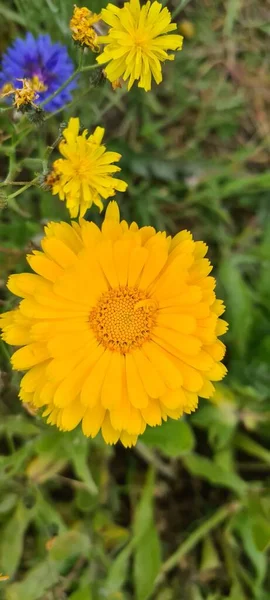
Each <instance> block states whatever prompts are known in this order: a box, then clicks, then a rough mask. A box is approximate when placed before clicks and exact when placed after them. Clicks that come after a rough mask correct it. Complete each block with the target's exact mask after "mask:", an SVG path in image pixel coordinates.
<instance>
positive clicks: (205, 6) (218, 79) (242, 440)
mask: <svg viewBox="0 0 270 600" xmlns="http://www.w3.org/2000/svg"><path fill="white" fill-rule="evenodd" d="M104 4H105V3H104ZM104 4H103V5H104ZM72 5H73V1H72V0H42V1H41V0H27V1H25V0H13V1H12V0H8V1H5V0H4V1H3V0H2V1H0V34H1V38H0V39H1V41H0V46H1V47H0V50H1V52H3V51H4V49H5V48H6V47H7V45H8V44H9V43H10V42H11V40H12V39H13V38H14V37H16V36H17V35H23V34H24V32H25V31H27V30H30V31H32V32H33V33H34V34H38V33H40V32H43V31H48V32H49V33H50V34H51V36H52V38H53V39H54V40H55V41H57V40H61V41H62V42H63V43H65V44H66V45H67V46H68V47H69V51H70V54H71V56H73V59H74V62H76V60H77V49H76V47H75V46H74V45H73V43H72V40H71V37H70V32H69V28H68V23H69V19H70V16H71V14H72ZM86 6H88V7H89V8H90V9H91V10H95V11H98V10H100V8H101V3H100V0H93V3H91V4H90V2H86ZM168 7H169V8H170V10H171V11H172V12H173V13H174V14H175V20H176V21H177V22H178V23H179V27H180V31H181V32H182V33H183V34H184V35H185V41H184V47H183V51H182V52H179V53H178V54H177V56H176V59H175V61H174V62H173V63H168V64H166V66H165V68H164V81H163V83H162V84H161V85H160V86H159V87H156V86H155V87H154V89H153V90H152V91H151V92H150V93H145V92H144V91H143V90H138V89H137V88H134V89H132V91H131V92H129V93H127V92H126V91H125V89H124V88H122V89H120V90H116V91H115V92H113V91H112V90H111V88H110V85H109V83H108V82H107V83H105V82H102V81H99V80H98V79H97V78H96V76H95V77H94V76H92V78H90V77H89V74H84V75H83V76H81V77H80V79H79V90H78V91H77V93H76V94H75V96H74V101H73V102H72V104H71V105H70V106H68V107H67V109H66V110H64V111H61V112H60V113H59V114H58V115H56V116H54V117H51V118H50V119H48V120H47V121H46V122H45V124H44V125H43V126H42V127H40V128H36V129H32V131H29V135H28V136H27V137H24V138H22V139H21V140H20V141H19V143H18V145H17V147H16V161H17V163H16V164H17V166H18V171H17V174H15V177H17V178H18V179H20V180H21V179H23V180H31V179H32V178H33V177H34V176H35V174H36V173H37V171H39V170H40V169H41V164H42V163H41V161H42V159H43V157H44V153H45V150H46V147H47V146H48V145H50V144H52V143H53V142H54V141H55V139H56V138H57V136H58V134H59V126H60V124H61V123H63V122H66V121H67V120H68V118H69V117H70V116H79V117H80V119H81V122H82V124H83V126H85V127H87V128H88V129H91V128H92V127H94V126H96V125H103V126H105V128H106V144H107V146H108V147H109V148H111V149H114V150H118V151H120V152H121V153H122V155H123V158H122V161H121V167H122V175H123V179H124V180H126V181H128V183H129V187H128V191H127V193H126V194H125V195H121V194H119V197H118V200H119V203H120V207H121V212H122V215H123V216H124V217H125V218H127V219H128V220H130V219H131V220H136V221H137V222H138V223H139V224H140V225H141V226H142V225H146V224H151V225H153V226H155V227H156V228H158V229H161V230H164V229H166V230H167V231H168V232H170V233H173V234H174V233H175V232H176V231H178V230H179V229H185V228H189V229H190V230H191V231H192V232H193V234H194V236H195V239H202V240H204V241H206V242H207V243H208V244H209V247H210V258H211V260H212V262H213V263H214V266H215V271H214V274H215V276H216V278H217V280H218V295H219V297H222V298H224V299H225V302H226V305H227V311H226V317H225V318H227V320H228V321H229V323H230V330H229V333H228V334H227V335H226V338H225V342H226V344H227V346H228V351H227V355H226V365H227V367H228V371H229V374H228V376H227V377H226V379H225V381H224V383H222V385H221V384H220V385H219V386H218V391H217V394H216V398H215V402H212V403H210V402H207V401H201V402H200V408H199V410H198V411H197V412H196V413H194V414H193V415H192V416H190V417H188V418H187V419H185V420H180V421H179V422H175V421H171V422H168V423H167V424H164V425H163V426H162V427H158V428H155V429H148V430H147V431H146V433H145V434H144V435H143V436H142V437H141V439H140V442H139V443H138V445H137V446H136V447H135V448H134V449H132V450H126V449H124V448H123V447H121V446H120V445H117V446H116V447H113V448H111V447H108V446H106V445H105V443H104V442H103V441H102V439H101V438H98V439H95V440H94V441H89V440H87V439H86V438H83V436H82V435H81V433H80V431H75V432H71V433H68V434H63V433H59V432H58V431H56V430H55V429H54V428H50V427H49V426H47V425H46V424H45V423H44V422H42V421H41V420H40V419H37V418H35V417H34V416H33V415H31V414H29V413H28V412H27V411H26V410H25V408H24V407H23V406H22V405H21V403H20V401H19V400H18V384H19V375H18V374H16V373H12V372H11V371H10V366H9V351H10V349H9V348H8V347H7V346H5V345H4V344H3V343H1V347H0V366H1V372H0V454H1V455H0V573H2V574H3V575H4V576H5V575H8V576H9V580H6V581H4V580H2V581H1V578H0V598H1V599H2V598H3V599H4V600H39V599H42V600H64V599H65V598H70V599H71V600H103V599H104V600H105V599H107V600H133V599H134V600H147V599H156V600H225V599H228V600H249V599H251V600H253V599H254V600H269V598H270V577H269V555H268V553H267V548H268V546H269V544H270V520H269V517H270V477H269V475H270V433H269V431H270V428H269V425H270V394H269V384H270V374H269V358H270V321H269V306H270V304H269V301H270V278H269V266H270V265H269V261H270V221H269V213H270V206H269V189H270V171H269V139H270V136H269V132H270V124H269V118H268V117H269V105H270V88H269V53H267V47H268V49H269V33H270V25H269V23H270V5H269V2H268V1H267V0H256V2H254V0H223V1H222V0H197V1H196V0H179V1H178V2H177V0H171V1H170V2H169V3H168ZM186 21H187V22H188V24H187V23H186ZM92 60H93V57H92V56H91V55H90V54H89V56H88V57H87V59H86V62H91V61H92ZM7 114H8V115H9V116H8V117H7ZM12 131H13V129H12V123H11V116H10V113H5V112H3V113H0V143H1V145H0V166H1V179H2V180H3V179H4V178H5V177H6V174H7V171H8V163H9V155H10V150H9V147H10V141H9V139H8V136H9V135H10V134H11V133H12ZM56 155H57V154H56V153H55V154H54V155H53V156H54V158H55V157H56ZM8 191H9V192H11V191H13V189H9V190H8ZM16 200H17V203H14V204H13V203H11V204H10V205H9V207H6V208H3V207H2V210H1V213H0V302H1V311H2V310H7V309H9V308H10V307H12V306H14V300H13V298H11V295H9V294H8V293H7V290H6V288H5V282H6V279H7V276H8V274H10V273H13V272H21V271H24V270H25V268H26V262H25V254H26V253H27V251H29V250H30V249H32V248H34V247H36V246H37V245H38V243H39V240H40V237H41V235H42V231H43V226H44V223H45V222H46V221H47V220H48V219H49V220H50V219H60V218H61V219H68V213H67V211H66V209H65V206H64V203H60V202H59V201H58V199H57V198H56V197H52V196H51V195H50V193H49V192H45V191H43V190H42V189H39V188H37V187H33V188H31V189H29V190H28V191H27V192H25V193H24V194H22V195H21V196H18V198H17V199H16ZM1 205H3V206H4V200H3V199H2V200H1ZM88 215H89V218H93V219H94V220H95V221H96V222H97V223H100V222H101V217H100V215H99V214H98V211H97V210H96V209H95V207H94V208H93V209H91V213H90V212H89V213H88Z"/></svg>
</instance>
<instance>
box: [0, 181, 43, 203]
mask: <svg viewBox="0 0 270 600" xmlns="http://www.w3.org/2000/svg"><path fill="white" fill-rule="evenodd" d="M36 181H37V178H35V179H32V181H28V183H26V184H25V185H23V187H21V188H20V189H19V190H16V192H13V194H10V195H9V196H8V197H7V200H8V201H9V200H11V199H12V198H16V196H19V195H20V194H22V192H25V190H28V188H30V187H31V186H32V185H34V183H36Z"/></svg>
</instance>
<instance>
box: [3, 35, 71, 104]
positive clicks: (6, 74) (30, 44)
mask: <svg viewBox="0 0 270 600" xmlns="http://www.w3.org/2000/svg"><path fill="white" fill-rule="evenodd" d="M73 71H74V67H73V64H72V62H71V60H70V58H69V56H68V53H67V50H66V48H65V46H63V45H62V44H59V43H56V44H55V43H53V42H52V40H51V38H50V36H49V35H47V34H46V35H39V36H38V37H37V38H34V37H33V35H32V34H31V33H27V35H26V37H25V38H24V39H21V38H17V39H16V40H15V41H14V43H13V44H12V46H10V47H9V48H8V49H7V50H6V52H5V53H4V55H3V57H2V69H1V72H0V85H1V86H2V92H3V86H4V87H5V86H6V85H9V86H13V88H15V87H23V85H22V83H21V85H20V86H18V85H17V82H18V80H21V82H23V80H27V81H29V82H30V85H31V87H32V89H33V90H34V91H36V92H37V93H38V94H39V96H38V104H40V103H42V102H43V101H44V100H46V99H47V98H48V97H49V96H50V95H51V94H52V93H53V92H55V91H56V90H57V89H58V88H59V87H60V86H61V85H62V83H64V81H66V80H67V79H68V77H70V75H71V74H72V73H73ZM75 86H76V84H75V82H74V81H73V82H71V83H70V84H69V85H68V86H67V87H66V88H65V89H64V90H62V92H60V93H59V94H57V96H56V97H55V98H54V99H53V100H50V101H49V102H48V104H46V110H47V111H54V110H57V109H58V108H61V106H63V105H65V104H66V103H67V102H69V101H70V100H71V91H72V90H73V89H74V87H75ZM9 91H10V90H9Z"/></svg>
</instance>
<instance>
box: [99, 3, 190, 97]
mask: <svg viewBox="0 0 270 600" xmlns="http://www.w3.org/2000/svg"><path fill="white" fill-rule="evenodd" d="M101 17H102V19H103V21H105V23H107V24H108V25H109V31H108V35H106V36H103V37H99V38H98V41H99V43H101V44H105V48H104V52H103V53H102V54H100V55H99V56H98V57H97V62H98V63H99V64H104V63H109V64H108V65H107V67H106V69H105V72H106V76H107V77H108V79H109V80H110V81H111V82H113V81H115V80H116V79H118V78H119V77H123V79H124V81H127V80H128V89H130V88H131V86H132V85H133V83H134V81H135V80H137V79H138V80H139V82H138V86H139V87H141V88H144V89H145V91H148V90H150V89H151V79H152V76H153V77H154V79H155V81H156V83H160V82H161V81H162V72H161V63H162V62H164V61H165V60H173V59H174V54H168V52H167V50H181V48H182V43H183V37H182V36H181V35H171V33H170V32H171V31H173V30H174V29H176V27H177V25H176V24H175V23H171V14H170V12H169V10H168V9H167V8H163V7H162V4H160V3H159V2H153V3H151V2H150V1H148V2H147V3H146V4H145V5H144V6H142V7H141V6H140V2H139V0H130V2H125V4H124V7H123V8H119V7H118V6H114V5H113V4H108V6H107V8H106V9H103V10H102V12H101ZM168 34H169V35H168Z"/></svg>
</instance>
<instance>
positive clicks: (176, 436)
mask: <svg viewBox="0 0 270 600" xmlns="http://www.w3.org/2000/svg"><path fill="white" fill-rule="evenodd" d="M141 441H142V442H144V443H145V444H146V445H147V446H150V447H154V448H158V449H159V450H160V451H161V452H163V454H166V455H167V456H170V457H172V458H176V457H178V456H184V455H185V454H188V453H189V452H191V450H192V449H193V448H194V435H193V431H192V429H191V427H190V425H189V424H188V423H187V422H186V421H184V420H183V419H181V420H179V421H174V420H172V419H170V420H169V421H167V422H166V423H163V424H162V427H147V429H146V431H145V433H144V434H143V435H142V436H141Z"/></svg>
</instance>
